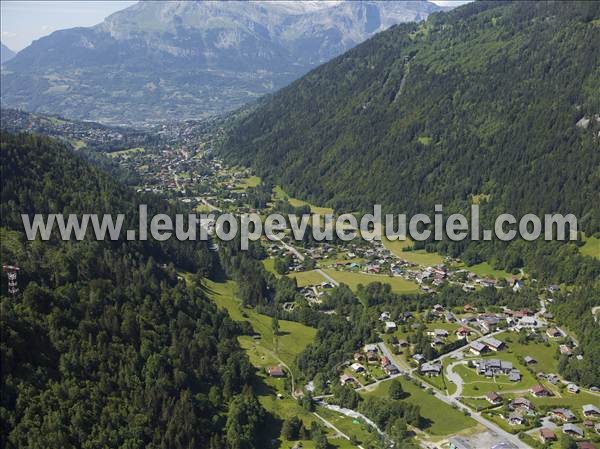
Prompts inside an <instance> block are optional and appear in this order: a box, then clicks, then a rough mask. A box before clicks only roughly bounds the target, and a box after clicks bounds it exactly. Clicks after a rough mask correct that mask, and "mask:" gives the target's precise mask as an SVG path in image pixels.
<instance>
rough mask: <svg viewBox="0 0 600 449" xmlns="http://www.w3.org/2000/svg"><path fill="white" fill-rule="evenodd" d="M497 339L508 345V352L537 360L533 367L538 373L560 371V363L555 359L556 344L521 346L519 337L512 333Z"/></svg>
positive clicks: (500, 335)
mask: <svg viewBox="0 0 600 449" xmlns="http://www.w3.org/2000/svg"><path fill="white" fill-rule="evenodd" d="M495 338H497V339H498V340H501V341H503V342H505V343H506V345H507V349H506V352H507V353H509V354H515V355H516V356H519V357H525V356H530V357H533V358H534V359H536V360H537V363H535V364H533V365H531V368H533V369H534V370H535V371H536V372H544V373H555V372H556V371H558V366H557V365H558V361H557V360H556V359H555V358H554V356H555V354H556V347H557V346H558V345H557V344H556V343H549V345H548V346H546V345H544V344H541V343H529V344H526V345H524V344H520V343H518V342H517V340H518V336H517V335H515V334H514V333H511V332H503V333H502V334H499V335H497V336H496V337H495Z"/></svg>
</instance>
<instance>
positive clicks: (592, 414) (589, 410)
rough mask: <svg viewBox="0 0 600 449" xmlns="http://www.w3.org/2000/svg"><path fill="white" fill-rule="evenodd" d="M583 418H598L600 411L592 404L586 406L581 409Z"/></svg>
mask: <svg viewBox="0 0 600 449" xmlns="http://www.w3.org/2000/svg"><path fill="white" fill-rule="evenodd" d="M582 408H583V416H585V417H586V418H600V409H598V407H596V406H595V405H593V404H586V405H584V406H583V407H582Z"/></svg>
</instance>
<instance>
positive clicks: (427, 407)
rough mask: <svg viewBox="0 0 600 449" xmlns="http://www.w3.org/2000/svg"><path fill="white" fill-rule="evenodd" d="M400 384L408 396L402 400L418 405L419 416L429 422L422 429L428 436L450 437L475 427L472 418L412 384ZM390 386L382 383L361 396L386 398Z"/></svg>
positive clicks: (403, 381) (408, 382)
mask: <svg viewBox="0 0 600 449" xmlns="http://www.w3.org/2000/svg"><path fill="white" fill-rule="evenodd" d="M400 382H401V383H402V388H403V389H404V391H405V392H406V393H407V395H408V397H407V398H406V399H403V400H405V401H408V402H411V403H414V404H417V405H420V407H421V415H422V416H423V418H425V419H426V420H428V421H429V426H428V427H427V428H426V429H424V430H425V432H427V433H428V434H430V435H435V436H444V435H452V434H456V433H458V432H461V431H463V430H465V429H468V428H470V427H473V426H475V425H476V422H475V421H474V420H473V419H472V418H470V417H468V416H465V415H464V413H462V412H461V411H459V410H455V409H454V408H452V407H451V406H450V405H448V404H446V403H444V402H442V401H440V400H439V399H437V398H436V397H435V396H433V395H431V394H429V393H427V392H426V391H425V390H423V389H421V388H419V387H417V386H416V385H415V384H414V383H412V382H410V381H407V380H405V379H401V380H400ZM390 385H391V382H382V383H380V384H378V385H377V387H376V388H375V389H374V390H371V391H367V392H364V393H363V395H364V396H365V397H368V396H378V397H383V398H387V397H388V390H389V387H390Z"/></svg>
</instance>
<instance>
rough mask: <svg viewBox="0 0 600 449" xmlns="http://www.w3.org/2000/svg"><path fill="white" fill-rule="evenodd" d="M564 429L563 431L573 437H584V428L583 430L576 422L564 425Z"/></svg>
mask: <svg viewBox="0 0 600 449" xmlns="http://www.w3.org/2000/svg"><path fill="white" fill-rule="evenodd" d="M562 431H563V433H565V434H567V435H569V436H570V437H573V438H583V435H584V433H583V430H581V429H580V428H579V427H577V426H576V425H575V424H570V423H568V424H565V425H564V426H562Z"/></svg>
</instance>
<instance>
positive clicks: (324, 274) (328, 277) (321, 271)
mask: <svg viewBox="0 0 600 449" xmlns="http://www.w3.org/2000/svg"><path fill="white" fill-rule="evenodd" d="M315 271H316V272H317V273H319V274H320V275H321V276H323V277H324V278H325V279H327V280H328V281H329V282H331V283H332V284H333V285H340V283H339V282H338V281H336V280H335V279H333V278H332V277H331V276H329V275H328V274H327V273H325V272H324V271H323V270H321V269H320V268H317V269H316V270H315Z"/></svg>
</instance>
